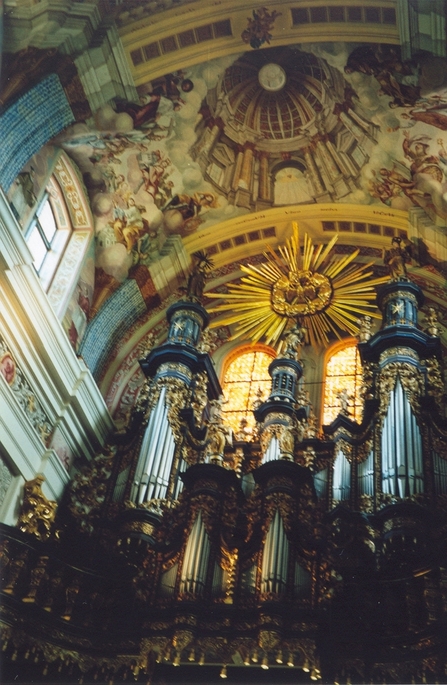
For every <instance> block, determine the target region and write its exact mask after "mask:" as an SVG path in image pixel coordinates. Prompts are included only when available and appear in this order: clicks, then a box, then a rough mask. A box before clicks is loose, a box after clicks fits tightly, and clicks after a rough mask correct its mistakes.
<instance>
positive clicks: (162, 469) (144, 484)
mask: <svg viewBox="0 0 447 685" xmlns="http://www.w3.org/2000/svg"><path fill="white" fill-rule="evenodd" d="M174 452H175V440H174V435H173V433H172V429H171V426H170V425H169V419H168V407H167V406H166V388H165V387H163V388H162V389H161V392H160V396H159V398H158V401H157V404H156V405H155V407H154V409H153V410H152V412H151V415H150V417H149V422H148V425H147V428H146V431H145V434H144V438H143V443H142V446H141V450H140V456H139V459H138V465H137V469H136V473H135V480H134V484H133V487H132V493H131V499H132V501H135V500H137V502H138V504H142V503H144V502H147V501H149V500H151V499H161V498H164V497H165V496H166V491H167V487H168V484H169V477H170V474H171V468H172V461H173V457H174Z"/></svg>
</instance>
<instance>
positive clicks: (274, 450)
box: [264, 436, 281, 463]
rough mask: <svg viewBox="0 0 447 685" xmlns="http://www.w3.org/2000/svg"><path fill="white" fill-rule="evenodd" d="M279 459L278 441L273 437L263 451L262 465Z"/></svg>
mask: <svg viewBox="0 0 447 685" xmlns="http://www.w3.org/2000/svg"><path fill="white" fill-rule="evenodd" d="M280 457H281V454H280V449H279V440H278V438H277V437H276V436H273V437H272V439H271V440H270V442H269V444H268V447H267V449H266V450H265V454H264V463H266V462H268V461H275V460H276V459H280Z"/></svg>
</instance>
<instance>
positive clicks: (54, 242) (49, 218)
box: [26, 179, 71, 290]
mask: <svg viewBox="0 0 447 685" xmlns="http://www.w3.org/2000/svg"><path fill="white" fill-rule="evenodd" d="M60 195H61V193H60V190H59V189H58V187H57V184H56V181H55V180H54V179H50V182H49V184H48V187H47V189H46V192H45V193H44V196H43V198H42V200H41V201H40V203H39V206H38V208H37V211H36V213H35V214H34V218H33V220H32V221H31V223H30V226H29V228H28V230H27V232H26V242H27V244H28V247H29V249H30V250H31V254H32V256H33V264H34V267H35V269H36V271H37V273H38V274H39V278H40V280H41V282H42V285H43V287H44V288H45V290H48V288H49V286H50V283H51V280H52V278H53V276H54V274H55V272H56V269H57V267H58V264H59V261H60V259H61V256H62V254H63V252H64V249H65V246H66V245H67V242H68V240H69V238H70V233H71V228H70V227H69V226H68V225H67V223H66V222H60V217H61V211H60V207H59V206H58V205H59V204H61V197H60ZM64 224H65V225H64Z"/></svg>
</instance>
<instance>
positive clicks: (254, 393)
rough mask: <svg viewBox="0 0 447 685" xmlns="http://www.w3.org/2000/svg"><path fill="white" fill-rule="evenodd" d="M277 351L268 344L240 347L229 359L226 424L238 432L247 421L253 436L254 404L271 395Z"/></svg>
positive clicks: (224, 412) (227, 365) (224, 376)
mask: <svg viewBox="0 0 447 685" xmlns="http://www.w3.org/2000/svg"><path fill="white" fill-rule="evenodd" d="M275 356H276V355H275V352H274V351H273V350H272V349H271V348H270V347H267V346H266V345H256V346H249V347H248V346H247V347H243V348H239V349H238V350H237V352H236V353H235V354H233V355H231V356H230V358H229V359H228V361H227V364H226V367H225V370H224V374H223V383H222V389H223V393H224V396H225V399H226V400H227V401H226V403H225V404H224V405H223V419H224V421H225V423H226V424H227V425H229V426H231V428H232V429H233V431H234V433H238V432H239V431H240V429H241V421H242V420H244V421H245V422H246V424H245V431H246V433H247V438H248V439H249V437H250V434H252V432H253V429H254V426H255V420H254V416H253V405H254V403H255V402H256V401H257V400H259V399H261V400H262V401H264V400H266V399H267V397H268V396H269V394H270V386H271V378H270V375H269V372H268V367H269V365H270V363H271V362H272V360H273V359H274V358H275Z"/></svg>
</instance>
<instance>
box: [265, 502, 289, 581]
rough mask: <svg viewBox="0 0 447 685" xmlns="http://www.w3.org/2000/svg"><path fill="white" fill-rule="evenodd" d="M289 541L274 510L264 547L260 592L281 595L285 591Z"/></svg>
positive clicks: (279, 517)
mask: <svg viewBox="0 0 447 685" xmlns="http://www.w3.org/2000/svg"><path fill="white" fill-rule="evenodd" d="M288 563H289V541H288V539H287V536H286V533H285V530H284V524H283V522H282V518H281V516H280V514H279V511H278V510H276V512H275V515H274V517H273V520H272V522H271V524H270V528H269V530H268V533H267V537H266V540H265V545H264V553H263V555H262V569H261V592H265V593H267V592H268V593H273V594H282V593H284V592H285V590H286V584H287V569H288Z"/></svg>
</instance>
